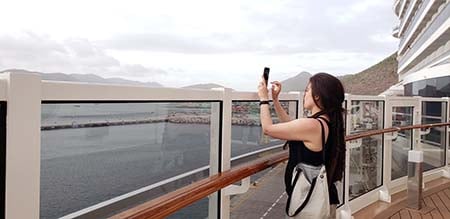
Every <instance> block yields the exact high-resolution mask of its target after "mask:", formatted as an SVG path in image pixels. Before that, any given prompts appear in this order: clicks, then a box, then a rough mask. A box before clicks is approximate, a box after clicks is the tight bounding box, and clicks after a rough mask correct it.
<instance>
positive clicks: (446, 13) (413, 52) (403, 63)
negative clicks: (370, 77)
mask: <svg viewBox="0 0 450 219" xmlns="http://www.w3.org/2000/svg"><path fill="white" fill-rule="evenodd" d="M449 17H450V4H446V5H445V7H444V8H443V9H442V10H441V11H440V13H439V15H437V17H436V18H435V19H434V20H433V21H432V23H431V25H429V26H428V27H426V29H425V30H424V32H423V33H422V34H421V35H420V36H419V37H418V39H417V40H416V41H415V42H414V43H413V44H412V47H411V48H410V49H409V50H408V51H407V52H406V53H405V55H404V56H403V57H402V58H401V60H400V61H399V71H403V70H405V69H406V67H407V65H409V64H410V63H412V61H413V60H412V59H414V58H413V56H414V57H418V56H419V55H420V54H419V53H423V52H424V51H425V50H426V48H427V47H428V46H430V45H431V42H433V40H437V39H438V37H441V36H444V35H445V34H443V33H439V34H441V36H436V37H434V38H433V39H431V36H432V35H433V34H435V33H437V30H438V29H439V28H441V27H442V25H443V24H444V23H445V22H446V21H447V20H448V19H449ZM426 42H430V43H428V44H427V45H426V46H427V47H425V48H424V44H425V43H426ZM446 42H447V40H446V39H445V40H443V42H442V43H441V45H443V44H445V43H446ZM419 49H421V51H420V52H419ZM432 52H433V51H429V52H428V53H427V54H430V53H432Z"/></svg>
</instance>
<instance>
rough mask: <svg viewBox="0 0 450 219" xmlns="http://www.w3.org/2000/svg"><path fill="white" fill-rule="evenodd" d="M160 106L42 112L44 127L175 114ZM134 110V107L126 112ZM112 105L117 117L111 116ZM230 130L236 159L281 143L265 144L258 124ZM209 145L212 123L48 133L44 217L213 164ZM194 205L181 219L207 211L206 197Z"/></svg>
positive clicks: (43, 154)
mask: <svg viewBox="0 0 450 219" xmlns="http://www.w3.org/2000/svg"><path fill="white" fill-rule="evenodd" d="M119 105H122V104H119ZM154 105H155V104H153V105H148V106H145V107H144V108H142V107H141V108H140V109H136V108H133V107H130V106H128V107H122V106H123V105H122V106H120V107H119V108H121V109H117V108H112V109H111V107H110V106H100V109H99V106H96V107H93V106H92V104H90V105H87V107H85V106H83V105H81V106H78V107H77V106H73V105H70V106H62V107H61V106H56V105H48V106H44V107H43V110H42V111H43V121H42V125H48V124H55V123H57V124H61V123H67V122H73V121H76V122H79V123H82V122H85V121H91V122H92V121H102V120H104V119H105V118H106V119H108V118H109V119H110V118H111V117H114V116H117V118H119V117H120V119H128V118H134V119H140V118H143V117H145V116H149V115H151V116H161V115H166V114H170V113H173V111H170V110H168V108H169V107H167V105H164V106H163V105H160V106H157V107H155V106H154ZM89 107H91V108H90V109H89ZM102 107H104V109H102ZM80 108H82V109H80ZM130 108H131V109H133V110H131V111H128V110H130ZM150 108H151V109H150ZM74 110H75V112H74ZM76 110H79V111H81V112H77V111H76ZM114 110H115V112H116V113H115V114H114V115H105V112H111V111H114ZM183 110H184V112H186V110H185V109H183ZM199 110H204V109H192V112H191V113H202V112H198V111H199ZM122 111H126V112H127V113H123V114H122ZM133 111H134V112H133ZM143 111H146V112H145V113H143ZM83 112H89V113H84V114H83ZM92 112H98V113H92ZM152 112H153V113H152ZM102 113H103V114H102ZM203 113H204V112H203ZM71 114H72V116H71ZM232 132H233V133H232V136H233V137H232V138H233V145H232V156H233V157H234V156H236V155H240V154H244V153H247V152H250V151H255V150H258V149H262V148H265V147H268V146H271V145H276V144H279V143H280V142H278V143H277V142H271V143H269V144H265V145H260V144H259V143H258V142H259V141H260V139H261V129H260V127H257V126H233V127H232ZM209 151H210V125H209V124H176V123H167V122H162V123H149V124H137V125H124V126H106V127H96V128H78V129H58V130H47V131H42V132H41V206H40V209H41V218H58V217H61V216H64V215H67V214H69V213H72V212H75V211H78V210H81V209H84V208H86V207H89V206H92V205H95V204H97V203H99V202H102V201H106V200H109V199H111V198H114V197H117V196H119V195H123V194H125V193H128V192H131V191H134V190H136V189H139V188H142V187H144V186H148V185H151V184H154V183H156V182H159V181H161V180H164V179H168V178H171V177H173V176H176V175H179V174H182V173H185V172H188V171H191V170H194V169H197V168H200V167H204V166H207V165H209V156H210V155H209ZM206 174H208V173H207V172H206V173H205V177H206ZM181 186H182V184H180V185H176V186H175V187H181ZM164 189H167V188H164ZM169 191H170V190H168V191H162V192H169ZM195 205H196V206H194V207H192V209H195V210H189V209H187V210H185V211H183V212H180V214H179V215H178V216H177V218H204V217H207V205H208V202H207V199H204V200H202V201H200V202H198V203H196V204H195Z"/></svg>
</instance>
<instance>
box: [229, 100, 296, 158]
mask: <svg viewBox="0 0 450 219" xmlns="http://www.w3.org/2000/svg"><path fill="white" fill-rule="evenodd" d="M280 103H281V106H282V107H283V109H284V110H285V111H286V112H287V113H288V114H289V115H290V116H291V118H294V119H295V118H296V113H297V102H296V101H280ZM270 107H271V109H270V112H271V116H272V120H273V122H274V123H279V122H280V121H279V119H278V117H277V115H276V113H275V109H274V108H273V104H272V103H271V104H270ZM259 110H260V107H259V102H257V101H233V110H232V128H231V157H232V163H231V165H232V166H235V165H238V164H240V163H242V162H246V161H248V160H251V159H255V158H256V157H260V156H262V155H263V154H264V155H267V154H270V153H272V152H276V151H280V150H282V148H280V147H277V148H274V147H275V146H278V145H282V144H284V142H285V141H283V140H279V139H274V138H271V137H269V136H267V135H264V133H263V132H262V129H261V123H260V117H259ZM269 148H274V149H273V150H270V152H269V151H266V152H262V153H256V154H254V155H249V153H252V152H256V151H260V150H264V149H269ZM246 155H248V156H246Z"/></svg>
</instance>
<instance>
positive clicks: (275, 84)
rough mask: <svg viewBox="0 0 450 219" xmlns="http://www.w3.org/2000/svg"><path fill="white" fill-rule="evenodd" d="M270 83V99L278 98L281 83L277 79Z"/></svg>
mask: <svg viewBox="0 0 450 219" xmlns="http://www.w3.org/2000/svg"><path fill="white" fill-rule="evenodd" d="M271 84H272V99H273V100H278V95H280V93H281V83H280V82H279V81H273V82H271Z"/></svg>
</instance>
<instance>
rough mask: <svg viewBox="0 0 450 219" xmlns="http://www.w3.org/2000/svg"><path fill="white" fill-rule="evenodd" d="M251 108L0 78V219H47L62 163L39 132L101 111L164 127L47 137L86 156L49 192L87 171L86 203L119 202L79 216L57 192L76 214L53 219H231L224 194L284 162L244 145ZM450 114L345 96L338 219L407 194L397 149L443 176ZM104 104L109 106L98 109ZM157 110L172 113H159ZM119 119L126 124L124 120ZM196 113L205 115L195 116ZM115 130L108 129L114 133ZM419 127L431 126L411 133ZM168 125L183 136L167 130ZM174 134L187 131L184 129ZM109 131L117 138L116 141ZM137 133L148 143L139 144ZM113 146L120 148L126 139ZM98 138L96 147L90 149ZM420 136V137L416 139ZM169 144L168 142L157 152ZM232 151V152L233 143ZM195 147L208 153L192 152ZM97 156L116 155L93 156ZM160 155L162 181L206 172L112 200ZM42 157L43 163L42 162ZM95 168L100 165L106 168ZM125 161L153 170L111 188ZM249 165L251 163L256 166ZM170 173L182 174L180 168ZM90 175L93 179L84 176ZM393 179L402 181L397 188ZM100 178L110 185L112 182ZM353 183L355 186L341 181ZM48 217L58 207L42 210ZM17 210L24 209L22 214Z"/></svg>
mask: <svg viewBox="0 0 450 219" xmlns="http://www.w3.org/2000/svg"><path fill="white" fill-rule="evenodd" d="M281 99H282V100H283V101H285V105H284V106H285V107H286V109H287V110H288V111H289V113H290V115H291V116H292V117H294V118H296V117H301V115H303V109H302V107H301V106H302V104H301V102H302V93H287V94H282V96H281ZM257 100H258V98H257V94H256V93H252V92H233V91H231V90H229V89H223V88H221V89H213V90H189V89H170V88H144V87H131V86H112V85H91V84H79V83H65V82H48V81H41V80H40V78H39V76H36V75H28V74H5V75H2V78H1V79H0V101H2V102H3V103H4V104H5V105H6V106H7V107H8V108H7V115H8V117H7V118H6V121H4V122H3V123H2V124H3V125H4V127H5V129H4V134H5V138H4V139H7V140H8V141H7V142H6V153H5V154H4V155H3V156H5V159H4V160H5V161H6V164H5V165H3V167H2V168H4V169H5V170H6V171H5V172H6V174H5V179H4V183H5V185H6V187H4V188H5V190H4V191H5V192H4V193H5V195H3V197H1V199H2V200H4V201H5V206H6V212H5V213H4V215H5V218H46V217H45V216H44V215H42V213H43V212H45V211H46V210H45V209H43V206H45V205H48V203H43V202H42V198H43V195H44V196H48V191H53V190H52V188H57V187H52V186H50V187H45V185H48V184H46V183H47V182H45V181H42V177H44V176H46V177H47V178H48V179H50V180H51V179H52V177H54V176H56V175H55V174H56V173H58V172H61V169H58V168H63V167H61V165H56V166H54V168H56V169H53V170H56V172H55V171H50V172H49V169H46V168H47V167H48V165H47V162H48V161H49V160H50V161H52V162H53V161H55V160H57V159H56V158H57V157H61V158H60V159H59V161H58V162H69V161H71V159H70V157H68V156H60V154H59V153H60V152H59V151H58V150H50V151H49V150H48V149H50V148H49V147H48V143H46V141H42V139H44V138H46V139H47V140H48V139H49V135H48V133H50V132H48V131H44V130H42V125H43V124H44V123H54V122H55V121H66V120H67V121H72V119H74V118H75V119H80V118H81V119H82V120H86V121H89V120H91V121H90V122H91V123H93V122H95V121H94V120H93V119H92V117H90V116H89V115H93V114H95V115H101V116H104V114H105V112H111V113H113V114H108V113H106V114H107V115H108V116H110V117H108V119H110V118H113V119H116V120H118V121H119V120H120V121H121V120H124V122H125V123H126V122H127V121H130V120H131V119H132V118H135V117H139V116H140V115H142V116H144V117H145V118H148V117H147V116H150V118H151V119H154V118H158V119H159V118H160V117H157V116H154V114H158V113H159V114H158V115H159V116H161V115H162V113H166V112H169V114H168V115H166V116H168V117H170V118H169V119H168V120H164V119H163V120H162V121H159V120H158V121H156V122H157V124H161V125H163V126H156V128H155V129H148V128H145V129H143V128H142V127H141V126H142V123H139V124H133V125H120V124H115V123H114V125H113V126H108V124H107V123H105V124H104V125H105V127H108V128H106V129H102V128H101V127H100V128H98V127H97V128H95V127H94V128H80V127H78V126H75V128H76V129H74V131H76V133H79V132H82V133H85V134H83V136H85V137H87V139H80V137H79V136H78V135H76V134H73V133H72V134H70V135H69V134H67V133H65V134H62V133H64V132H60V131H61V129H58V130H55V131H52V134H54V135H57V136H58V138H59V140H51V141H48V142H55V141H57V142H56V143H58V144H59V143H60V144H63V143H64V144H69V146H70V147H67V148H66V150H67V152H68V153H72V154H75V155H79V154H80V153H81V152H80V150H87V151H88V153H87V154H88V155H86V156H85V155H83V159H74V162H79V163H80V164H81V165H83V168H77V166H67V165H63V166H65V167H64V168H66V169H64V168H63V169H62V170H63V172H64V171H65V170H67V169H68V170H70V171H73V172H71V174H70V176H73V177H72V178H70V179H71V180H72V181H64V180H58V181H57V182H56V184H51V185H55V186H65V185H69V186H71V187H73V186H74V185H75V184H76V182H77V180H78V179H76V178H77V177H78V175H77V174H79V173H80V172H79V171H82V172H83V171H84V172H83V174H84V173H85V172H86V171H87V172H88V173H91V174H89V175H88V177H94V178H95V177H97V178H98V179H101V178H104V179H107V180H103V181H100V183H103V184H100V185H99V186H100V187H94V188H95V189H94V190H92V189H91V190H88V192H87V193H86V192H84V193H83V194H82V195H89V194H88V193H90V192H99V191H103V190H105V188H106V191H109V192H111V193H114V194H118V195H115V196H114V197H112V198H106V199H105V200H102V201H98V202H97V203H93V204H89V206H83V205H84V204H85V203H86V202H87V200H85V199H79V198H73V197H74V196H73V195H80V194H74V193H73V192H72V191H70V190H67V189H66V190H63V191H64V192H63V193H57V192H55V193H54V195H56V196H57V195H60V196H61V197H59V198H60V200H61V202H64V201H65V200H71V201H75V202H72V203H75V204H76V206H65V207H69V208H71V209H73V210H71V212H68V213H65V214H62V215H55V216H53V217H63V218H74V217H77V218H104V217H111V216H113V217H117V218H122V217H149V216H150V217H151V218H160V217H166V216H169V215H171V214H173V213H178V212H180V211H183V210H184V209H186V207H187V206H189V205H190V204H197V203H199V201H200V203H199V206H200V207H199V208H198V209H204V210H205V211H204V212H200V213H201V216H199V217H209V218H229V216H230V195H232V194H237V193H236V191H240V192H243V190H244V191H245V189H243V188H237V187H236V185H232V184H234V183H236V182H238V181H239V180H243V183H242V186H241V187H245V185H246V184H247V183H246V182H248V177H249V176H252V175H254V174H255V173H258V172H261V171H262V170H264V169H266V168H268V167H271V166H273V165H276V164H278V163H280V162H283V161H284V160H286V159H287V156H288V155H287V152H284V151H281V147H282V142H276V141H274V140H271V139H265V138H263V136H259V137H258V138H256V139H257V140H255V139H254V138H253V137H252V136H253V135H254V134H256V133H257V132H258V130H257V129H255V130H251V129H250V126H249V124H252V125H251V127H257V126H258V121H254V120H255V118H256V120H257V119H258V116H257V113H258V112H257V111H258V110H257V109H258V106H257V104H254V103H255V102H257ZM448 103H449V99H448V98H418V97H384V96H357V95H346V101H345V108H346V109H347V114H346V133H347V138H346V140H347V153H346V168H345V179H344V181H343V184H342V191H343V195H342V197H341V199H342V203H341V205H340V206H339V208H338V214H340V215H341V218H348V216H350V215H351V214H352V213H354V212H357V211H359V210H361V209H363V208H364V207H366V206H368V205H369V204H371V203H373V202H375V201H378V200H382V201H389V200H390V196H391V195H392V194H394V193H396V192H398V191H401V190H404V189H405V188H406V177H405V176H402V175H401V174H398V173H400V172H399V171H400V170H401V169H402V165H403V163H404V162H405V160H404V156H403V155H404V153H403V152H404V148H405V146H406V148H407V149H416V150H423V151H424V154H425V157H427V156H428V157H431V158H433V159H432V162H430V163H429V167H430V168H428V171H427V172H425V177H424V180H425V181H427V180H431V179H434V178H436V177H440V176H450V174H449V172H448V168H447V166H448V161H449V159H448V148H447V145H448V141H449V140H448V132H447V127H446V126H447V125H449V123H447V121H448V118H449V109H448ZM55 104H56V105H61V104H62V105H63V106H62V107H59V106H58V107H59V108H58V109H59V110H60V111H55V108H48V106H54V105H55ZM67 104H68V105H69V106H70V107H69V108H67ZM105 104H106V106H108V107H105ZM254 105H256V106H254ZM46 107H47V108H46ZM139 107H142V108H143V109H145V110H144V111H143V112H146V113H147V114H145V113H144V114H139V112H140V111H139V110H138V109H140V108H139ZM161 107H162V108H161ZM106 109H110V111H106ZM111 109H112V110H111ZM158 109H159V111H158ZM162 109H164V110H167V109H170V110H169V111H163V112H161V110H162ZM171 110H176V111H171ZM179 110H186V112H185V114H183V115H195V118H194V119H198V118H203V119H204V120H195V121H197V122H199V121H200V122H201V124H198V125H194V124H192V123H187V124H186V123H181V124H180V123H175V122H180V121H179V120H176V118H177V117H176V116H177V115H179V114H176V113H172V112H179ZM150 111H153V112H155V113H154V114H151V115H150V114H148V113H149V112H150ZM44 112H45V113H44ZM49 112H50V113H49ZM55 112H58V113H59V114H57V115H59V117H57V118H56V117H55V120H52V118H51V117H49V115H55ZM123 112H131V113H130V114H124V113H123ZM237 112H239V113H237ZM52 113H53V114H52ZM67 113H70V115H71V116H73V117H74V118H72V117H70V116H67V115H69V114H67ZM102 113H103V114H102ZM204 114H206V115H207V116H205V117H202V116H203V115H204ZM244 114H245V115H244ZM44 115H45V116H44ZM113 115H114V116H113ZM152 115H153V117H152ZM174 116H175V117H176V118H174ZM102 118H103V117H102ZM164 118H166V117H164ZM186 118H192V117H189V116H188V117H185V118H184V119H186ZM1 119H5V117H4V116H3V118H0V121H2V120H1ZM151 119H150V120H151ZM422 119H424V120H422ZM116 120H114V121H113V120H108V121H109V122H115V121H116ZM150 120H148V121H147V122H149V123H145V124H154V123H151V122H154V121H153V120H152V121H150ZM139 121H140V120H139ZM243 121H244V122H243ZM181 122H184V121H181ZM421 123H433V124H425V125H424V126H420V124H421ZM175 124H180V125H176V126H174V125H175ZM184 124H186V125H184ZM233 124H236V125H233ZM397 124H405V126H404V127H395V126H397ZM0 125H1V124H0ZM402 126H403V125H402ZM130 127H133V129H132V130H131V129H129V128H130ZM161 127H165V129H166V130H167V132H162V131H164V130H161ZM171 127H172V128H171ZM180 127H181V128H180ZM183 127H188V128H187V129H183ZM196 127H202V128H201V130H200V132H197V131H196V129H197V128H196ZM438 127H442V128H438ZM236 128H238V129H236ZM420 128H422V129H430V132H429V134H427V132H423V131H421V130H420ZM116 129H117V130H118V131H115V130H116ZM104 130H108V132H111V133H108V132H105V131H104ZM130 130H131V131H130ZM180 130H185V131H183V132H182V133H181V135H177V137H178V138H180V139H181V140H182V141H183V144H187V143H188V140H187V139H194V140H195V142H196V144H198V145H196V144H189V147H186V148H185V149H183V150H185V153H184V154H183V150H182V151H181V153H182V154H181V155H182V156H181V157H177V156H178V152H176V153H174V152H175V151H173V149H172V146H171V145H174V144H173V141H172V140H173V139H174V138H173V137H171V136H166V134H168V133H169V134H170V133H173V132H174V131H180ZM236 130H238V131H236ZM125 131H127V132H125ZM259 131H260V130H259ZM138 132H139V133H140V132H142V133H145V134H144V135H137V133H138ZM58 133H59V134H58ZM92 133H94V134H95V136H93V135H92ZM126 133H127V134H126ZM195 133H200V134H195ZM389 133H394V134H389ZM193 134H194V135H193ZM244 134H245V135H244ZM122 135H123V136H127V137H128V138H127V139H126V140H124V139H123V137H122ZM0 136H1V135H0ZM25 136H26V137H25ZM98 136H100V139H101V140H98V139H97V138H96V137H98ZM139 136H140V137H139ZM158 136H164V138H163V139H161V138H158ZM421 136H422V137H423V136H426V137H423V138H421ZM110 137H114V139H116V140H117V139H118V140H117V141H119V142H121V143H120V144H116V143H115V142H113V143H111V142H112V141H111V139H110ZM121 137H122V138H121ZM138 137H139V138H142V137H143V140H142V142H143V143H147V144H148V143H152V144H155V145H160V144H163V145H164V147H161V148H160V149H159V150H152V151H149V152H146V151H145V150H141V148H140V146H139V145H141V144H142V143H136V144H134V145H129V144H131V143H130V142H134V141H137V138H138ZM167 139H168V140H169V142H167V141H165V140H167ZM175 139H176V138H175ZM74 140H76V142H77V143H76V144H72V141H74ZM85 140H86V141H88V143H89V142H93V141H95V142H96V143H95V145H96V146H102V145H103V144H104V143H105V145H107V146H114V148H102V147H100V148H98V147H95V148H94V147H92V146H94V145H92V144H90V145H91V146H88V145H89V144H87V145H83V144H85V142H84V141H85ZM255 141H256V142H255ZM80 142H81V143H80ZM161 142H163V143H161ZM199 142H200V143H199ZM201 142H203V143H201ZM236 142H238V143H239V144H236ZM264 142H266V143H264ZM241 145H242V146H241ZM410 145H411V146H410ZM80 146H83V147H80ZM119 146H120V147H119ZM129 146H131V147H132V148H138V150H134V149H132V150H130V149H129ZM197 146H205V147H204V148H199V150H197V149H196V147H197ZM244 146H245V147H254V149H252V150H250V151H247V150H241V149H242V148H243V147H244ZM94 149H95V150H94ZM430 149H431V150H430ZM105 151H106V152H107V153H108V154H112V155H113V156H109V155H108V156H98V155H99V154H100V155H101V154H102V153H104V152H105ZM205 151H206V153H205ZM406 151H407V150H406ZM50 152H51V153H50ZM130 152H133V153H130ZM191 152H192V153H191ZM259 152H261V153H259ZM268 152H269V153H268ZM121 153H124V155H125V156H121V157H117V156H116V155H117V154H121ZM258 153H259V154H258ZM255 154H258V156H253V155H255ZM90 155H94V156H93V158H89V159H85V158H86V157H90ZM160 155H161V156H165V155H169V156H172V155H174V156H175V157H172V158H173V159H172V160H169V161H173V162H175V163H173V162H172V163H170V162H169V163H168V165H166V166H165V167H169V169H164V170H165V171H166V172H167V171H168V170H170V171H172V170H177V169H178V168H184V166H185V164H186V162H189V161H190V160H201V161H202V162H203V161H204V162H206V165H205V166H202V165H200V166H198V167H195V168H197V169H191V170H190V169H187V170H183V171H184V172H183V173H181V174H179V173H174V174H169V175H166V176H165V177H167V178H166V179H165V180H159V181H158V182H156V183H154V184H152V183H151V182H150V181H151V179H150V180H148V179H145V180H144V182H145V181H148V182H149V184H148V185H141V184H139V185H138V186H141V188H138V189H136V190H123V189H121V190H120V191H114V188H119V187H121V186H125V185H123V184H130V183H133V182H134V180H135V178H137V176H138V175H139V176H142V177H145V176H146V175H148V171H156V170H157V168H160V167H161V166H158V165H159V164H161V162H165V161H164V160H161V159H159V160H158V159H155V158H154V157H149V156H160ZM42 156H46V157H45V158H43V157H42ZM261 156H262V157H261ZM102 157H106V158H105V159H103V158H102ZM134 157H142V158H143V160H144V161H145V162H148V161H151V162H153V166H152V165H147V164H146V163H145V162H144V163H143V165H141V166H142V167H143V168H142V169H143V170H144V172H139V174H138V175H134V176H133V175H131V176H130V177H128V178H122V179H120V176H121V174H123V172H126V174H130V173H128V172H131V171H133V168H130V167H131V166H125V167H126V168H122V167H121V166H120V165H122V164H125V165H126V164H128V163H130V159H132V158H134ZM147 157H148V158H147ZM254 157H260V158H257V159H254ZM119 158H120V159H119ZM122 158H126V160H121V159H122ZM146 158H147V159H146ZM242 158H245V160H243V161H242V162H237V163H236V164H235V165H232V161H233V162H235V161H237V160H240V159H242ZM180 159H181V160H180ZM248 160H250V161H248ZM100 161H105V162H106V161H107V162H106V163H105V162H100ZM247 161H248V162H247ZM435 161H438V162H435ZM92 162H100V163H99V164H98V165H104V164H108V165H109V166H108V165H104V166H101V169H96V168H98V165H97V164H95V165H92V164H93V163H92ZM176 162H183V163H181V166H180V164H177V163H176ZM425 162H427V160H425ZM131 163H132V165H133V166H134V168H136V169H137V168H138V166H137V164H139V163H134V162H131ZM58 164H59V163H58ZM66 164H67V163H66ZM121 168H122V169H121ZM391 170H392V172H391ZM91 171H100V172H95V173H96V174H92V172H91ZM109 171H118V172H109ZM97 173H101V174H97ZM113 174H116V175H113ZM177 174H178V175H177ZM394 174H397V175H398V176H399V177H398V178H396V179H394V177H393V176H394ZM108 177H112V178H111V179H112V181H111V180H109V178H108ZM157 177H161V176H157ZM163 178H164V177H163ZM53 179H54V178H53ZM350 179H352V180H351V181H350ZM355 179H356V180H355ZM97 182H99V181H93V180H87V181H86V184H85V185H84V186H85V187H91V185H90V184H92V183H97ZM111 182H112V183H111ZM280 183H281V179H280ZM111 185H112V186H111ZM43 186H44V187H43ZM110 186H111V187H110ZM43 188H48V190H43ZM130 188H131V187H130ZM158 188H159V189H160V190H161V191H163V193H166V192H168V193H167V194H166V195H164V194H162V193H159V192H158V191H156V190H155V189H158ZM97 190H99V191H97ZM85 193H86V194H85ZM8 194H9V195H8ZM105 197H107V196H105ZM67 203H68V202H67ZM51 208H55V207H53V206H50V209H51ZM23 209H27V210H26V211H24V210H23ZM198 211H203V210H192V209H191V212H194V213H199V212H198ZM120 212H122V213H120ZM114 215H115V216H114ZM192 217H194V216H192ZM49 218H51V217H49Z"/></svg>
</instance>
